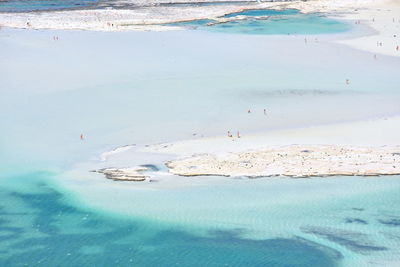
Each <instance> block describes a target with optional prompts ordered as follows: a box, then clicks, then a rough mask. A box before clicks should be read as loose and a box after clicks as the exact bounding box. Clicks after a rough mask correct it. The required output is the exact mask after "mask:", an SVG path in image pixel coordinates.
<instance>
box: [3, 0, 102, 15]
mask: <svg viewBox="0 0 400 267" xmlns="http://www.w3.org/2000/svg"><path fill="white" fill-rule="evenodd" d="M98 2H99V0H6V1H0V12H29V11H44V10H60V9H72V8H83V7H90V6H93V5H95V4H96V3H98Z"/></svg>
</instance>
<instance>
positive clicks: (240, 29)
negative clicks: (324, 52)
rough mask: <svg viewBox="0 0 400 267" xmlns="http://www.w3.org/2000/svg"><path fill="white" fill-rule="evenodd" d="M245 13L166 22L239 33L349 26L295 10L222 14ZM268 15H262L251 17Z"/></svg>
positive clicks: (321, 30) (302, 31) (297, 31)
mask: <svg viewBox="0 0 400 267" xmlns="http://www.w3.org/2000/svg"><path fill="white" fill-rule="evenodd" d="M237 16H247V18H246V19H244V20H243V19H240V20H233V21H229V22H223V23H216V22H217V21H213V20H209V19H204V20H193V21H185V22H177V23H170V24H167V25H169V26H181V27H189V28H193V27H194V28H196V29H200V30H207V31H216V32H221V33H239V34H256V35H257V34H274V35H279V34H329V33H341V32H346V31H348V30H350V26H349V25H348V24H346V23H342V22H339V21H337V20H333V19H329V18H326V17H325V16H323V15H321V14H300V13H299V11H298V10H295V9H286V10H273V9H254V10H247V11H243V12H238V13H231V14H227V15H225V16H224V17H225V18H235V17H237ZM260 16H269V17H268V18H265V19H259V18H253V17H260Z"/></svg>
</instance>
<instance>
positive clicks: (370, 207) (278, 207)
mask: <svg viewBox="0 0 400 267" xmlns="http://www.w3.org/2000/svg"><path fill="white" fill-rule="evenodd" d="M55 34H56V35H58V36H59V37H60V41H58V42H55V41H53V39H52V36H54V35H55ZM110 37H112V38H110ZM313 37H314V36H313ZM318 38H319V42H318V43H314V42H313V43H309V44H307V45H306V44H304V41H303V37H298V38H297V37H294V36H283V37H280V38H275V39H272V37H268V36H245V37H244V36H242V35H229V34H227V35H220V34H217V33H209V32H202V31H190V32H189V31H187V32H173V33H171V32H169V33H154V32H153V33H92V32H73V31H71V32H52V31H35V32H33V31H18V30H2V31H1V32H0V46H1V50H2V51H3V53H2V54H1V55H0V56H1V61H0V62H1V63H0V73H2V79H1V80H2V89H1V98H0V104H1V105H0V111H1V112H0V120H1V122H2V126H3V127H2V131H1V133H0V137H1V138H0V145H1V148H2V149H1V151H0V160H1V162H2V165H1V167H2V175H1V177H0V178H1V182H0V183H1V189H0V190H1V191H0V194H1V195H2V199H3V203H2V207H1V208H2V213H3V216H2V221H1V233H0V235H1V236H3V237H5V238H3V239H1V242H2V246H1V248H2V249H1V254H0V255H1V256H0V257H1V262H2V263H4V264H5V265H22V264H27V265H37V264H43V265H54V264H56V265H60V262H62V264H64V265H65V266H71V265H79V264H82V265H88V264H89V265H104V264H105V265H110V264H117V265H121V266H128V265H132V264H137V265H140V266H159V265H173V264H176V263H180V264H181V265H189V264H188V263H190V265H192V266H193V263H198V265H199V266H204V265H211V266H212V264H215V265H216V266H221V265H222V264H231V265H233V266H235V264H236V265H237V266H243V265H252V266H261V265H262V266H265V265H270V266H287V265H293V266H310V265H317V266H335V265H345V266H357V265H358V266H364V265H365V264H366V263H368V262H370V261H378V262H384V261H398V258H396V255H398V254H397V253H396V251H397V250H398V248H399V235H400V234H399V228H398V226H397V222H398V217H397V216H398V211H399V210H398V207H397V205H396V203H399V199H398V198H399V194H398V189H399V186H400V185H399V182H398V181H399V180H398V177H392V178H382V179H381V178H380V179H371V180H365V179H360V178H348V177H346V178H329V179H312V180H291V179H258V180H246V179H243V180H230V179H226V178H216V177H208V178H204V179H200V178H194V179H191V180H187V179H185V180H182V181H181V180H179V179H178V178H175V179H173V178H171V177H169V178H168V179H171V183H168V182H167V183H162V182H159V183H154V184H153V183H151V184H150V183H145V184H132V183H115V182H112V181H108V180H106V179H104V178H103V177H101V176H100V175H94V174H92V173H89V172H88V170H89V169H87V170H85V171H84V172H81V171H79V172H76V171H74V168H75V165H76V164H79V163H80V162H84V161H88V160H89V161H94V162H97V161H98V160H99V154H100V153H101V152H104V151H106V150H109V149H112V148H114V147H116V146H120V145H125V144H137V145H138V146H139V145H145V144H151V143H157V142H161V141H170V140H177V139H185V138H191V137H193V133H198V134H203V135H204V136H210V135H216V134H225V133H226V130H227V129H231V130H233V129H239V130H241V132H242V133H243V134H246V133H251V132H255V131H265V130H270V129H278V128H292V127H302V126H309V125H320V124H327V123H335V122H341V121H351V120H359V119H361V120H362V119H369V118H376V117H385V116H392V115H396V114H399V112H400V110H399V106H398V103H399V100H400V99H399V97H400V96H399V92H398V88H397V87H398V86H397V85H398V84H399V81H400V80H399V79H400V78H399V77H398V75H397V68H396V66H398V64H399V61H398V60H397V59H393V58H386V57H382V58H380V60H379V61H375V60H374V59H373V57H371V55H369V54H367V53H363V52H358V51H353V50H351V49H348V48H346V47H343V46H336V45H332V44H330V43H328V42H327V41H328V40H329V39H324V38H329V37H323V36H318ZM288 40H290V42H288ZM200 44H201V45H200ZM199 46H200V47H201V49H199ZM110 48H113V49H110ZM279 49H281V50H279ZM278 50H279V51H285V53H277V51H278ZM337 54H340V55H341V57H337ZM43 55H46V56H43ZM77 62H79V63H80V64H77ZM293 62H295V64H293ZM60 63H61V64H60ZM367 74H370V75H367ZM21 77H23V78H21ZM347 78H349V79H350V81H351V83H350V85H346V84H345V79H347ZM149 103H151V104H150V105H149ZM265 107H267V108H268V110H269V116H268V117H267V118H265V117H264V115H263V113H262V110H263V108H265ZM248 109H251V110H252V116H251V117H249V114H247V110H248ZM315 110H318V111H319V112H318V113H316V112H315ZM81 133H84V135H85V138H86V140H85V141H84V142H82V141H81V140H79V135H80V134H81ZM148 157H150V158H151V155H150V156H148ZM157 160H159V159H158V158H157ZM157 160H155V161H157ZM146 163H148V164H151V163H154V162H146ZM71 169H72V171H71ZM82 174H83V175H82ZM107 252H110V253H107ZM299 255H301V256H302V257H300V256H299ZM194 259H195V260H194ZM132 262H133V263H132Z"/></svg>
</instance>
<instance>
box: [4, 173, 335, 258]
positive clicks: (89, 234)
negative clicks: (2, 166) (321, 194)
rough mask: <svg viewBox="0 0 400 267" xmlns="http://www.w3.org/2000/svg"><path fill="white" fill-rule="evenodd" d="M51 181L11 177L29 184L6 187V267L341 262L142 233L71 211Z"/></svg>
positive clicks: (224, 235)
mask: <svg viewBox="0 0 400 267" xmlns="http://www.w3.org/2000/svg"><path fill="white" fill-rule="evenodd" d="M46 178H47V179H49V178H50V179H51V175H50V174H45V173H31V174H27V175H24V176H21V177H13V178H12V179H15V180H24V183H26V181H28V183H29V190H24V191H23V192H21V188H17V189H14V190H12V189H11V188H7V189H4V187H1V188H0V196H1V199H2V200H3V201H2V206H1V209H0V211H1V215H2V216H1V218H2V220H1V221H0V236H1V239H0V244H1V251H0V264H1V265H2V266H25V265H27V266H32V265H35V266H36V265H44V266H55V265H57V266H77V265H80V266H82V265H90V266H110V265H115V264H116V265H117V266H172V265H181V266H206V265H207V266H224V265H228V266H265V265H268V266H288V265H290V266H310V265H319V266H335V263H336V261H337V260H339V259H340V258H341V255H340V253H338V252H336V251H334V250H332V249H329V248H327V247H324V246H321V245H318V244H316V243H314V242H311V241H308V240H306V239H303V238H299V237H293V238H290V239H288V238H274V239H265V240H252V239H247V238H244V237H241V236H240V231H235V230H232V231H227V230H220V231H217V230H215V231H210V233H209V236H207V237H205V236H198V235H196V234H193V233H190V232H186V231H184V230H179V229H169V228H167V227H165V228H160V227H155V226H153V227H151V226H148V225H146V226H145V227H143V225H142V224H145V223H146V222H141V221H140V220H135V219H126V218H125V219H124V218H118V217H117V218H113V217H110V216H107V215H104V214H99V213H98V212H93V211H88V210H84V209H80V208H78V207H76V206H72V205H70V204H68V203H67V201H66V200H65V196H64V194H63V193H61V192H58V191H56V190H55V189H54V188H52V186H50V185H48V184H47V183H46ZM3 182H4V181H3ZM13 182H15V181H13ZM25 186H27V185H25ZM146 224H147V223H146Z"/></svg>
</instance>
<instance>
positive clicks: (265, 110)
mask: <svg viewBox="0 0 400 267" xmlns="http://www.w3.org/2000/svg"><path fill="white" fill-rule="evenodd" d="M250 113H251V110H250V109H248V110H247V114H250ZM264 115H267V109H265V108H264ZM228 137H233V134H232V133H231V131H228ZM236 137H237V138H240V137H241V135H240V132H239V131H237V133H236Z"/></svg>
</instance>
